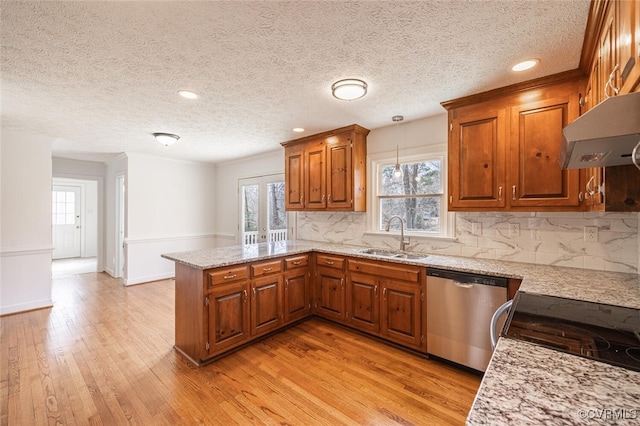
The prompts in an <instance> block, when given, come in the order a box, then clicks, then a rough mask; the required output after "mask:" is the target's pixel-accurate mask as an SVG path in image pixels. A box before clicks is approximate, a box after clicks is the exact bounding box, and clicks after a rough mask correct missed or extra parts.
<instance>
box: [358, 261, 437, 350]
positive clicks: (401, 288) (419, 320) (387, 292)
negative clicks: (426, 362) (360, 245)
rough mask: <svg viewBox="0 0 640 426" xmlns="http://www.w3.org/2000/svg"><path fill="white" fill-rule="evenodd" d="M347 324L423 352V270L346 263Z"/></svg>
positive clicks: (382, 263)
mask: <svg viewBox="0 0 640 426" xmlns="http://www.w3.org/2000/svg"><path fill="white" fill-rule="evenodd" d="M348 271H349V273H348V280H347V283H348V285H347V306H348V312H347V322H346V323H347V325H349V326H352V327H354V328H357V329H359V330H362V331H365V332H369V333H372V334H377V335H378V336H380V337H382V338H383V339H386V340H389V341H391V342H394V343H397V344H399V345H402V346H406V347H409V348H412V349H415V350H419V351H426V342H425V339H424V334H423V333H424V330H425V329H426V323H425V321H426V301H425V299H424V293H425V286H426V279H425V275H424V274H425V268H422V267H419V266H410V265H401V264H394V263H389V262H383V261H368V260H366V261H365V260H359V259H349V260H348Z"/></svg>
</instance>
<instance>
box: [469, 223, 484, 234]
mask: <svg viewBox="0 0 640 426" xmlns="http://www.w3.org/2000/svg"><path fill="white" fill-rule="evenodd" d="M471 233H472V234H473V235H481V234H482V223H480V222H473V223H472V224H471Z"/></svg>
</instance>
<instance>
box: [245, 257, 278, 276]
mask: <svg viewBox="0 0 640 426" xmlns="http://www.w3.org/2000/svg"><path fill="white" fill-rule="evenodd" d="M280 271H282V261H281V260H280V259H278V260H270V261H268V262H260V263H254V264H253V265H251V276H253V277H261V276H263V275H269V274H275V273H277V272H280Z"/></svg>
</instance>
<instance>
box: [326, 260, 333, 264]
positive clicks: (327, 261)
mask: <svg viewBox="0 0 640 426" xmlns="http://www.w3.org/2000/svg"><path fill="white" fill-rule="evenodd" d="M324 263H326V264H327V265H333V262H332V261H330V260H325V261H324Z"/></svg>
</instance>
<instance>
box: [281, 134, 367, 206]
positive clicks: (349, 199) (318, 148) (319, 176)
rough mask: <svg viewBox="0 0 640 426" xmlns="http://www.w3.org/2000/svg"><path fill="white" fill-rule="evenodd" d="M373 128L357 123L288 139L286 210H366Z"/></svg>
mask: <svg viewBox="0 0 640 426" xmlns="http://www.w3.org/2000/svg"><path fill="white" fill-rule="evenodd" d="M368 134H369V130H367V129H365V128H364V127H361V126H358V125H357V124H353V125H351V126H347V127H342V128H340V129H335V130H332V131H329V132H324V133H319V134H316V135H312V136H307V137H304V138H300V139H295V140H292V141H288V142H283V143H282V146H284V148H285V151H284V152H285V154H284V155H285V186H286V188H285V191H286V192H285V194H286V195H285V197H286V199H285V202H286V210H310V211H313V210H341V211H365V210H366V184H365V183H366V161H367V135H368Z"/></svg>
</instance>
